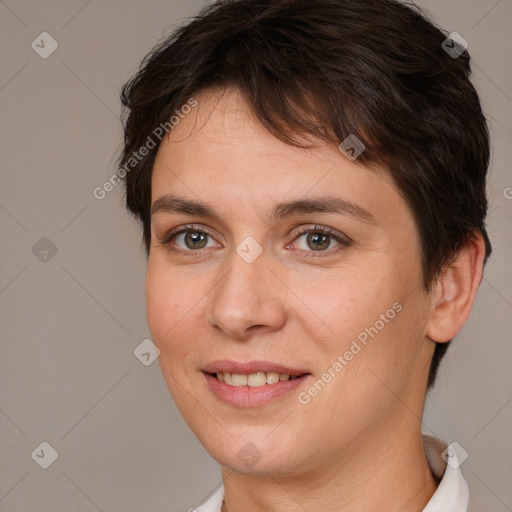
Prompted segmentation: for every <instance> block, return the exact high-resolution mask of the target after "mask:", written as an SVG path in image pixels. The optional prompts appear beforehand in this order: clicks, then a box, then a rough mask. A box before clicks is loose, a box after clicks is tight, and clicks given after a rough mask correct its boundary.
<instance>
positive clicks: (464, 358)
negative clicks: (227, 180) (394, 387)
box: [0, 0, 512, 512]
mask: <svg viewBox="0 0 512 512" xmlns="http://www.w3.org/2000/svg"><path fill="white" fill-rule="evenodd" d="M201 5H202V2H200V1H198V0H194V1H191V0H173V1H169V0H166V1H164V0H151V1H150V2H134V1H121V0H109V1H103V2H100V1H98V0H92V1H89V2H87V1H86V0H72V1H69V0H68V1H64V0H52V1H45V2H36V1H26V0H18V1H16V0H8V1H6V2H0V34H1V36H0V37H1V46H0V52H1V61H2V66H1V75H0V116H1V119H2V128H1V133H0V140H1V151H2V167H3V168H2V188H1V195H0V224H1V227H2V233H3V235H2V241H3V242H2V247H1V257H2V267H1V273H0V320H1V334H2V346H1V377H0V385H1V397H0V432H1V439H2V442H1V447H0V510H1V511H5V512H14V511H23V512H27V511H30V512H32V511H64V510H73V511H84V512H88V511H91V512H94V511H98V510H99V511H104V512H107V511H123V512H129V511H152V512H157V511H172V512H174V511H186V510H187V509H188V508H189V507H193V506H195V505H197V504H198V503H199V502H201V501H202V500H203V499H204V498H206V497H207V496H208V495H209V494H210V493H211V492H212V491H213V490H214V489H215V488H216V487H217V485H218V484H219V482H220V470H219V469H218V465H217V464H216V463H215V462H214V461H213V460H212V459H210V457H209V456H208V454H207V453H206V452H205V451H204V450H203V448H202V447H201V446H200V444H199V443H198V441H197V440H196V439H195V437H194V436H193V435H192V434H191V433H190V432H189V430H188V428H187V427H186V425H185V423H184V421H183V420H182V419H181V417H180V415H179V414H178V412H177V411H176V409H175V407H174V404H173V403H172V400H171V398H170V396H169V394H168V391H167V388H166V386H165V383H164V380H163V378H162V376H161V374H160V370H159V366H158V362H155V363H154V364H152V365H150V366H144V365H143V364H142V363H141V362H140V361H139V360H138V359H137V358H136V357H135V356H134V353H133V351H134V349H135V348H136V347H137V346H138V345H139V344H140V343H141V341H142V340H143V339H145V338H148V337H150V336H149V331H148V329H147V325H146V318H145V302H144V273H145V257H144V253H143V251H142V246H141V245H140V233H139V231H138V228H137V226H136V225H135V223H134V222H133V221H132V220H131V218H130V217H129V216H128V214H127V213H125V211H124V210H123V204H122V199H121V190H120V187H119V190H118V189H116V190H115V191H113V192H110V193H109V194H108V195H107V197H106V198H105V199H103V200H101V201H100V200H97V199H95V198H94V197H93V195H92V191H93V189H94V188H95V187H98V186H101V185H102V184H103V183H104V181H105V180H106V179H107V178H108V177H109V176H111V175H112V173H113V172H114V160H115V157H116V156H117V150H118V148H119V144H120V142H121V140H122V139H121V136H122V132H121V125H120V121H119V118H118V117H119V112H120V103H119V89H120V86H121V85H122V83H123V82H124V81H125V80H126V79H128V78H129V77H130V76H131V75H132V74H133V73H134V72H135V71H136V70H137V67H138V64H139V62H140V60H141V59H142V57H143V56H144V55H145V54H146V53H147V52H148V51H149V50H150V49H151V48H152V47H153V46H154V44H155V43H156V42H157V41H158V40H159V39H160V38H162V37H163V36H164V35H165V34H168V33H169V31H170V30H171V29H172V27H173V26H175V25H176V24H177V23H181V22H183V21H184V18H185V17H187V16H190V15H193V14H195V13H196V12H198V10H199V8H200V6H201ZM421 5H422V6H423V7H426V8H427V9H428V10H429V11H430V12H431V14H432V16H433V17H434V19H435V20H436V21H437V22H438V23H439V24H440V25H441V26H442V27H443V28H445V29H446V30H448V31H449V32H452V31H457V32H459V33H460V34H461V35H462V36H463V37H464V38H465V39H466V40H467V41H468V42H469V50H470V53H471V56H472V58H473V69H474V83H475V84H476V86H477V89H478V91H479V92H480V94H481V97H482V100H483V104H484V109H485V111H486V113H487V114H488V116H489V119H490V122H491V130H492V136H493V148H494V156H493V160H492V165H491V169H490V180H489V194H490V201H491V208H490V210H491V213H490V215H489V217H488V225H489V233H490V236H491V240H492V242H493V245H494V255H493V256H492V259H491V261H490V263H489V264H488V267H487V268H486V272H485V278H484V281H483V283H482V285H481V288H480V291H479V295H478V298H477V302H476V305H475V308H474V311H473V313H472V315H471V317H470V319H469V321H468V323H467V324H466V326H465V327H464V329H463V330H462V332H461V333H460V335H459V336H458V338H457V341H456V342H455V343H454V344H453V346H452V347H451V350H450V351H449V353H448V356H447V358H446V360H445V363H444V365H443V366H442V369H441V372H440V376H439V380H438V383H437V386H436V388H435V390H434V392H433V393H432V394H431V396H430V397H429V400H428V408H427V412H426V415H425V420H424V431H425V432H427V433H430V434H434V435H437V436H439V437H441V438H443V439H445V440H446V441H448V442H450V441H457V442H458V443H459V444H460V445H461V446H462V447H463V448H464V449H465V450H466V451H467V452H468V454H469V457H468V459H467V460H466V461H465V462H464V464H463V466H462V470H463V473H464V475H465V476H466V478H467V480H468V482H469V485H470V488H471V490H472V510H473V511H477V510H478V511H480V510H485V511H495V512H504V511H507V510H509V511H510V510H512V490H511V486H510V481H511V473H512V471H511V469H512V468H511V460H512V443H511V439H510V431H511V423H512V404H511V401H512V380H511V371H510V368H511V366H512V353H511V343H510V331H511V327H512V324H511V318H512V277H511V273H510V254H511V253H512V236H511V234H512V229H511V225H512V199H507V197H506V196H508V197H509V198H512V189H510V188H507V187H512V174H511V172H510V164H511V145H510V141H511V140H512V122H511V121H512V116H511V113H512V99H511V98H512V74H511V66H510V62H509V60H508V58H507V57H506V55H509V54H510V47H511V38H510V32H509V27H510V24H511V22H512V0H501V1H497V0H482V1H480V0H479V1H476V0H473V1H467V0H450V1H446V0H435V1H425V2H421ZM44 31H46V32H49V33H50V34H51V36H52V37H53V38H54V39H55V40H56V41H57V42H58V45H59V46H58V49H57V50H56V51H55V52H54V53H53V54H52V55H51V56H50V57H49V58H47V59H43V58H41V57H40V56H39V54H38V53H36V51H34V50H33V49H32V47H31V43H32V41H34V40H35V39H36V38H37V36H39V34H40V33H41V32H44ZM39 41H40V39H39ZM36 42H37V41H36ZM46 44H47V43H46ZM45 47H46V48H48V46H47V45H46V46H45ZM43 237H46V238H48V239H49V240H51V242H52V243H53V244H54V246H55V247H56V248H57V252H56V254H54V255H53V256H52V253H51V250H50V252H48V253H47V254H45V253H44V252H42V251H44V249H45V248H46V249H48V248H49V245H48V242H47V241H44V240H43V241H42V242H39V241H40V239H41V238H43ZM38 242H39V245H36V244H37V243H38ZM41 244H42V245H41ZM45 244H46V245H45ZM34 246H36V249H34V250H33V247H34ZM34 252H35V253H36V254H34ZM41 258H43V260H44V259H45V258H46V260H47V261H41ZM43 441H46V442H48V443H50V445H51V446H53V448H54V449H55V450H56V451H57V452H58V458H57V460H56V461H55V462H54V463H53V464H52V465H51V466H50V467H49V468H48V469H42V468H41V467H39V465H38V464H36V462H35V460H34V459H33V458H32V457H31V453H32V452H33V451H34V450H35V449H36V448H37V447H38V446H39V445H40V443H41V442H43ZM298 448H299V449H300V447H298ZM48 453H49V452H48V451H46V452H45V455H44V457H48ZM44 457H41V458H40V460H41V459H42V458H44Z"/></svg>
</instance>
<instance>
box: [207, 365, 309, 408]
mask: <svg viewBox="0 0 512 512" xmlns="http://www.w3.org/2000/svg"><path fill="white" fill-rule="evenodd" d="M202 373H203V375H204V376H205V378H206V382H207V384H208V386H209V388H210V390H211V391H212V393H213V394H214V395H215V396H216V397H217V398H218V399H220V400H221V401H223V402H226V403H228V404H230V405H234V406H239V407H256V406H263V405H265V404H267V403H270V402H271V401H273V400H276V399H278V398H279V397H283V399H284V397H285V395H289V394H290V393H293V392H294V391H297V390H298V389H300V388H301V387H303V386H305V385H306V381H308V380H309V377H312V374H311V373H310V372H308V371H307V370H306V369H299V368H291V367H289V366H285V365H281V364H277V363H272V362H269V361H251V362H248V363H238V362H236V361H228V360H222V361H214V362H212V363H210V364H208V365H206V366H205V367H204V368H203V369H202Z"/></svg>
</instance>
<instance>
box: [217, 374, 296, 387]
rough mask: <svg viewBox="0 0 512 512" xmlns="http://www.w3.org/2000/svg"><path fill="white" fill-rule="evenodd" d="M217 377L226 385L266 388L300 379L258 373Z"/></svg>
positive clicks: (218, 375)
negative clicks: (269, 385) (281, 382)
mask: <svg viewBox="0 0 512 512" xmlns="http://www.w3.org/2000/svg"><path fill="white" fill-rule="evenodd" d="M215 375H216V377H217V379H218V380H219V381H220V382H225V383H226V384H229V385H231V386H237V387H239V386H250V387H258V386H265V385H267V384H276V383H277V382H279V381H282V380H293V379H297V378H298V376H297V375H295V376H293V377H291V376H290V375H289V374H288V373H277V372H257V373H251V374H249V375H243V374H240V373H228V372H217V373H216V374H215Z"/></svg>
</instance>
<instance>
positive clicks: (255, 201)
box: [152, 89, 406, 216]
mask: <svg viewBox="0 0 512 512" xmlns="http://www.w3.org/2000/svg"><path fill="white" fill-rule="evenodd" d="M194 98H195V99H196V100H197V106H196V107H195V108H194V109H192V110H191V111H190V112H189V113H188V114H187V115H183V116H182V118H180V121H179V123H177V124H176V125H175V126H174V127H173V128H172V130H171V131H170V133H169V136H168V137H165V138H164V139H163V141H162V143H161V144H160V147H159V150H158V154H157V157H156V159H155V164H154V169H153V176H152V201H153V202H155V201H156V200H158V199H159V198H160V197H161V196H163V195H165V194H169V193H175V194H178V195H179V196H181V197H188V198H190V199H195V200H200V199H203V200H204V201H205V202H209V203H215V202H218V201H219V198H222V199H221V201H220V206H221V207H226V208H227V207H228V205H229V204H231V205H232V206H233V205H234V206H235V207H236V206H238V207H241V206H242V204H241V203H242V202H243V203H251V204H252V205H253V208H256V209H259V208H260V206H262V205H266V204H268V203H269V201H271V199H272V198H273V199H274V201H273V202H275V203H277V202H278V200H280V201H281V202H282V200H283V198H294V199H299V198H302V199H307V198H308V197H314V196H326V195H329V196H330V197H333V196H339V198H341V199H342V200H346V201H350V202H351V203H353V204H356V205H357V204H359V205H360V206H361V209H362V210H365V211H367V212H369V213H370V216H371V215H373V214H372V213H371V212H372V210H373V211H378V210H379V209H381V210H382V209H384V210H386V209H392V210H396V208H397V206H401V207H403V208H406V205H405V203H404V202H403V201H402V199H401V197H400V194H399V193H398V191H397V189H396V187H395V186H394V184H393V183H392V181H391V178H390V176H389V175H388V173H387V172H385V171H384V170H379V169H377V170H375V169H373V170H370V169H368V168H365V167H363V166H362V165H359V164H358V162H357V161H353V162H351V161H349V160H348V159H347V158H346V157H345V156H344V155H343V154H342V153H341V152H340V151H338V149H337V148H333V147H329V146H327V145H326V144H325V143H323V142H318V144H317V147H315V148H312V149H309V148H308V149H304V148H298V147H294V146H291V145H289V144H286V143H284V142H282V141H281V140H279V139H278V138H277V137H275V136H273V135H272V134H271V133H270V132H269V131H268V130H267V129H266V128H265V127H264V126H263V125H262V123H261V122H260V121H259V120H258V119H256V118H255V116H254V115H253V113H252V111H251V109H250V107H249V106H248V105H247V103H246V102H245V100H244V98H243V97H242V96H241V94H240V93H239V92H238V91H237V90H236V89H227V90H225V91H219V90H213V91H203V92H201V93H199V94H197V95H195V96H194ZM303 140H304V142H306V143H307V142H311V141H307V140H306V139H303ZM299 141H301V140H300V139H299ZM301 142H302V141H301ZM365 205H366V206H365ZM269 215H270V214H269Z"/></svg>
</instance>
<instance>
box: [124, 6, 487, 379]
mask: <svg viewBox="0 0 512 512" xmlns="http://www.w3.org/2000/svg"><path fill="white" fill-rule="evenodd" d="M446 38H447V35H446V33H444V32H443V31H442V30H440V29H439V28H437V27H436V26H435V25H434V24H433V23H432V22H431V21H429V20H428V18H427V17H426V15H425V14H423V13H422V12H421V11H420V10H419V9H418V8H417V7H416V6H414V5H412V4H407V5H406V4H405V3H403V2H398V1H395V0H315V1H314V2H312V1H311V0H234V1H233V0H220V1H217V2H215V3H213V4H211V5H209V6H208V7H205V8H204V9H203V10H202V11H201V13H200V14H199V15H198V16H196V17H195V18H193V19H192V20H191V21H189V22H188V23H187V24H185V25H184V26H182V27H180V28H179V29H177V30H175V31H174V33H173V34H172V35H171V36H170V37H169V38H168V39H167V40H165V41H164V42H163V43H161V44H159V45H158V46H157V47H155V48H154V49H153V50H152V51H151V52H150V53H149V54H148V55H147V56H146V57H145V59H144V60H143V62H142V64H141V67H140V70H139V72H138V73H137V74H136V75H135V76H134V77H133V78H132V79H131V80H130V81H128V82H127V83H126V84H125V85H124V86H123V89H122V93H121V101H122V104H123V107H124V113H125V123H124V129H125V132H124V135H125V137H124V148H123V152H122V155H121V157H120V159H119V168H120V169H121V168H122V167H123V166H124V173H123V175H125V176H126V177H125V184H126V206H127V208H128V210H129V211H130V212H132V214H133V215H134V216H136V217H137V218H138V219H139V220H140V221H141V223H142V227H143V239H144V242H145V247H146V251H147V252H148V253H149V248H150V241H151V229H150V227H151V226H150V208H151V174H152V168H153V163H154V159H155V156H156V152H157V149H158V146H157V147H155V148H154V149H152V150H151V151H150V152H149V154H147V155H146V157H145V158H143V159H141V160H140V162H137V163H136V165H133V167H132V168H131V169H130V170H129V172H126V163H127V162H128V161H129V159H130V158H131V156H132V154H133V152H134V151H137V150H138V149H139V148H140V147H141V146H143V145H144V144H145V142H146V141H147V138H148V137H149V136H150V135H151V133H153V131H154V130H155V127H157V126H162V125H164V124H165V123H166V122H168V120H169V119H170V118H171V116H172V115H173V113H174V112H175V111H176V110H177V109H179V108H180V107H181V106H182V105H183V104H185V103H186V102H187V100H188V99H189V98H190V97H191V96H192V95H193V94H197V93H198V92H199V91H202V90H207V89H210V88H213V87H216V88H217V87H221V88H223V87H228V86H233V87H236V88H238V90H239V91H240V92H241V93H242V94H243V95H244V97H245V99H246V100H247V102H248V104H249V105H250V106H251V108H252V110H253V112H254V114H255V115H256V116H257V118H258V119H259V120H260V122H261V123H262V124H263V125H264V126H265V127H266V128H267V129H268V130H269V131H270V132H271V133H272V134H274V135H275V136H276V137H278V138H279V139H280V140H282V141H284V142H286V143H288V144H291V145H295V146H298V147H309V146H307V145H303V144H300V143H299V142H298V141H297V140H296V138H294V134H302V135H308V134H309V135H312V136H313V138H319V139H321V140H323V141H326V142H328V143H329V144H335V145H338V144H339V143H340V142H341V141H343V140H345V138H346V137H347V136H349V135H351V134H354V135H356V136H357V138H358V139H360V140H361V141H362V142H363V144H364V146H365V148H366V149H365V151H364V152H363V153H362V154H361V155H360V156H359V158H358V161H359V162H360V163H361V164H363V165H366V166H368V167H371V166H373V165H377V166H379V167H381V168H384V169H385V170H386V171H387V172H388V173H389V175H390V176H391V177H392V178H393V180H394V183H395V184H396V186H397V188H398V190H399V192H400V193H401V194H402V195H403V197H404V198H405V200H406V201H407V204H408V205H409V207H410V209H411V211H412V214H413V217H414V219H415V222H416V225H417V227H418V232H419V238H420V243H421V255H422V271H423V282H424V287H425V289H426V290H427V291H429V290H430V289H431V287H432V285H433V284H434V283H435V281H436V280H437V278H438V277H439V275H440V273H441V271H442V268H443V266H445V265H446V264H447V263H448V262H449V261H450V260H451V259H453V258H454V257H455V256H456V254H457V252H458V251H459V249H460V248H461V247H462V246H463V245H464V243H465V242H466V241H467V240H468V239H469V238H470V237H471V236H473V234H474V232H475V231H478V232H480V233H482V235H483V238H484V240H485V262H486V261H487V258H488V257H489V255H490V253H491V244H490V241H489V238H488V236H487V232H486V227H485V222H484V220H485V216H486V213H487V198H486V190H485V185H486V174H487V167H488V164H489V156H490V144H489V132H488V128H487V123H486V120H485V116H484V114H483V113H482V109H481V105H480V101H479V97H478V95H477V93H476V91H475V88H474V87H473V85H472V84H471V82H470V80H469V76H470V73H471V70H470V57H469V54H468V52H467V51H463V52H462V53H461V54H460V55H458V57H454V55H453V54H452V55H451V54H449V53H448V52H447V51H445V49H444V48H443V46H444V45H443V41H445V39H446ZM452 46H453V44H452ZM461 51H462V49H461ZM447 347H448V343H438V344H437V347H436V350H435V353H434V357H433V359H432V363H431V368H430V375H429V381H428V386H429V387H431V386H432V385H433V383H434V380H435V377H436V373H437V369H438V366H439V363H440V361H441V359H442V357H443V355H444V353H445V351H446V349H447Z"/></svg>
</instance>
